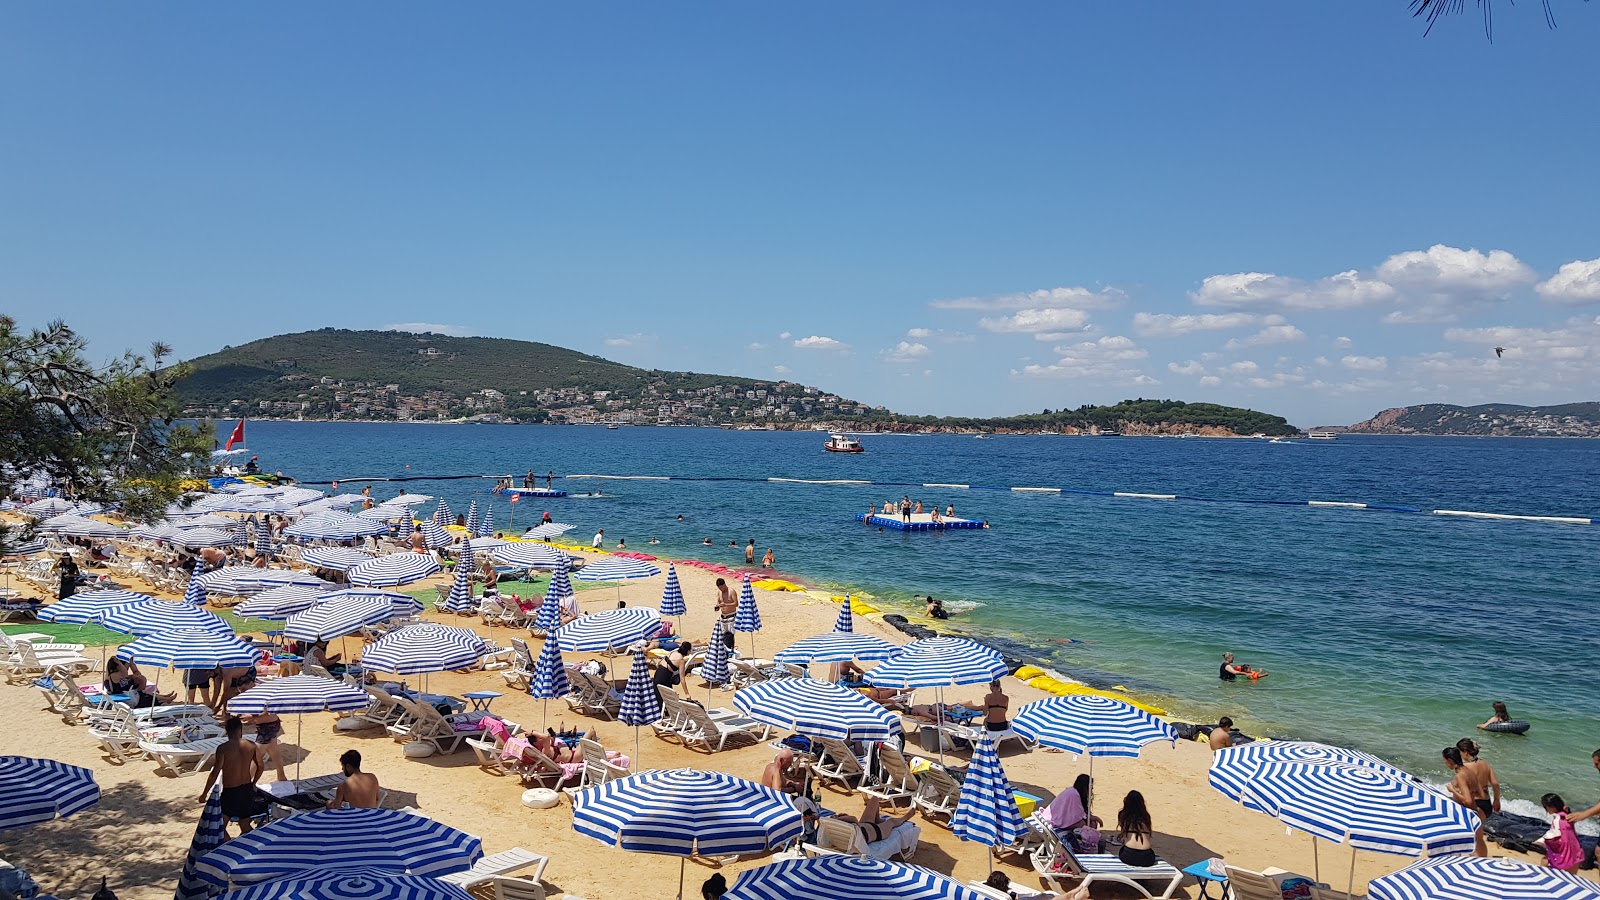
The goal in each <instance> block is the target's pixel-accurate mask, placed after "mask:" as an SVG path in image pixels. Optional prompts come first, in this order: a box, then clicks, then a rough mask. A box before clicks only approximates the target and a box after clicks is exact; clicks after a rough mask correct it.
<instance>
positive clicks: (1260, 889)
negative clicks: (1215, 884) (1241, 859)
mask: <svg viewBox="0 0 1600 900" xmlns="http://www.w3.org/2000/svg"><path fill="white" fill-rule="evenodd" d="M1224 868H1225V870H1226V871H1227V873H1228V895H1229V896H1230V897H1232V898H1233V900H1283V888H1281V887H1279V886H1278V883H1277V882H1276V881H1273V880H1272V879H1271V878H1268V877H1267V876H1266V875H1263V874H1262V873H1260V872H1256V871H1252V870H1250V869H1241V868H1239V867H1237V866H1225V867H1224Z"/></svg>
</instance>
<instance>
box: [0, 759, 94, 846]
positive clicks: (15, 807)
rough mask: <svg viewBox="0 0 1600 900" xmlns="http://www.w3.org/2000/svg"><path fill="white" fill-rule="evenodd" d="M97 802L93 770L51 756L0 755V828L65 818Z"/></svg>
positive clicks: (18, 826) (1, 829) (19, 826)
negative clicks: (60, 761) (39, 757)
mask: <svg viewBox="0 0 1600 900" xmlns="http://www.w3.org/2000/svg"><path fill="white" fill-rule="evenodd" d="M99 802H100V786H99V785H97V784H95V783H94V773H93V772H91V771H89V770H88V769H84V768H80V767H78V766H69V765H67V764H66V763H59V762H56V761H55V760H53V759H34V758H33V757H31V756H0V831H5V830H6V829H8V828H23V827H26V826H28V825H38V824H40V823H43V822H49V821H51V820H53V819H56V818H58V817H59V818H63V819H64V818H66V817H67V816H70V815H72V814H73V813H77V812H82V811H83V810H86V809H88V808H89V807H91V806H93V805H95V804H96V803H99Z"/></svg>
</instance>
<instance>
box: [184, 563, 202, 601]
mask: <svg viewBox="0 0 1600 900" xmlns="http://www.w3.org/2000/svg"><path fill="white" fill-rule="evenodd" d="M203 568H204V566H202V565H201V564H200V562H199V561H198V560H197V561H196V562H195V564H194V570H193V571H191V572H190V573H189V583H188V584H186V585H184V586H183V602H185V603H189V604H193V605H194V606H205V605H206V588H205V585H203V584H201V583H200V575H201V570H202V569H203Z"/></svg>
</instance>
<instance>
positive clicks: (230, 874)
mask: <svg viewBox="0 0 1600 900" xmlns="http://www.w3.org/2000/svg"><path fill="white" fill-rule="evenodd" d="M482 856H483V847H482V844H481V842H480V841H479V840H478V839H477V838H475V837H473V836H472V835H470V834H467V833H466V832H464V831H457V830H456V829H454V828H451V827H450V826H448V825H443V824H441V823H439V822H435V821H434V820H432V819H430V818H428V817H426V816H422V815H417V814H414V813H409V812H401V811H400V810H395V809H321V810H316V811H314V812H308V813H301V814H300V815H297V816H290V817H289V818H287V819H280V820H278V821H276V822H270V823H268V824H266V825H263V826H261V827H260V828H257V829H256V830H254V831H252V832H250V833H249V834H246V835H241V836H239V837H236V838H234V839H233V840H231V841H229V842H227V843H226V844H223V845H222V846H221V847H218V848H217V849H215V850H213V851H211V852H210V853H207V854H206V855H205V856H202V857H201V858H200V859H199V860H197V861H196V862H195V871H196V872H197V873H198V874H199V876H200V877H201V878H202V879H204V880H205V881H206V882H208V883H210V884H213V885H215V886H217V887H220V888H227V887H230V886H244V885H251V884H257V883H260V882H263V881H271V880H273V879H277V878H284V877H287V876H292V875H297V874H300V873H302V872H305V871H306V870H307V869H338V868H352V867H372V868H377V869H382V870H385V871H393V872H397V873H400V872H405V873H410V874H412V875H428V876H439V875H448V874H450V873H452V872H460V871H463V870H465V869H468V868H471V867H472V864H473V863H475V862H477V861H478V859H479V858H480V857H482Z"/></svg>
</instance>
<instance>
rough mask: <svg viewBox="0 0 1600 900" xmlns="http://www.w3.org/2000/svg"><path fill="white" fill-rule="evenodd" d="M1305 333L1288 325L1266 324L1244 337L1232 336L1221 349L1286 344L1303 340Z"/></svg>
mask: <svg viewBox="0 0 1600 900" xmlns="http://www.w3.org/2000/svg"><path fill="white" fill-rule="evenodd" d="M1305 339H1306V333H1305V332H1304V331H1301V330H1300V329H1298V328H1296V327H1294V326H1293V325H1289V324H1287V323H1285V324H1283V325H1268V326H1267V327H1265V328H1263V329H1261V330H1260V331H1258V332H1256V333H1255V334H1252V335H1250V336H1249V337H1246V338H1234V339H1233V340H1231V341H1229V342H1227V343H1226V344H1223V345H1222V349H1224V350H1228V351H1233V350H1238V349H1241V348H1243V347H1270V346H1272V345H1273V344H1288V343H1293V342H1294V341H1303V340H1305Z"/></svg>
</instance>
